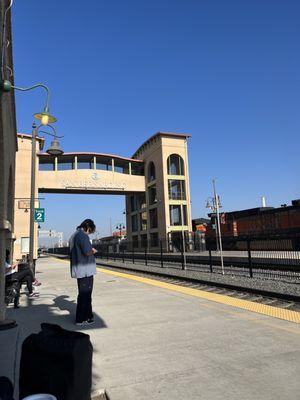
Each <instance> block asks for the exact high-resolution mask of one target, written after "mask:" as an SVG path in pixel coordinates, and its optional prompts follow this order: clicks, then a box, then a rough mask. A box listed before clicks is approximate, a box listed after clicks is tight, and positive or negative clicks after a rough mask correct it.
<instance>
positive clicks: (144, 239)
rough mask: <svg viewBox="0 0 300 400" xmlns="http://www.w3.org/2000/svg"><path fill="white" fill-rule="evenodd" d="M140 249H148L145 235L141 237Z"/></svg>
mask: <svg viewBox="0 0 300 400" xmlns="http://www.w3.org/2000/svg"><path fill="white" fill-rule="evenodd" d="M141 247H143V248H144V249H146V248H147V247H148V238H147V235H141Z"/></svg>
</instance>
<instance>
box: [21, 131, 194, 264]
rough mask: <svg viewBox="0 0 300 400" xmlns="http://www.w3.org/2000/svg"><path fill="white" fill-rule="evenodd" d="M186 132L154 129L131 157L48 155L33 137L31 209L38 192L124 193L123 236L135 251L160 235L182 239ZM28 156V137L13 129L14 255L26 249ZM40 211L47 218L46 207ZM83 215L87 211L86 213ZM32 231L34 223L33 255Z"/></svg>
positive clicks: (186, 218) (187, 221)
mask: <svg viewBox="0 0 300 400" xmlns="http://www.w3.org/2000/svg"><path fill="white" fill-rule="evenodd" d="M189 136H190V135H186V134H177V133H171V132H169V133H167V132H157V133H155V134H154V135H153V136H151V137H150V138H149V139H147V140H146V141H145V142H144V143H143V144H142V145H141V146H140V147H139V148H138V149H137V150H136V151H135V153H134V154H133V155H132V157H131V158H127V157H122V156H118V155H112V154H104V153H94V152H93V153H89V152H72V153H64V154H62V155H56V156H53V155H49V154H47V153H44V152H43V147H44V139H43V138H37V141H36V152H35V153H36V160H37V162H36V180H35V197H36V204H35V208H38V207H43V206H44V204H43V198H41V196H39V194H40V193H58V194H60V193H64V194H68V193H69V194H100V195H101V194H114V195H124V197H125V209H126V213H125V214H126V231H127V239H128V241H130V242H132V243H133V246H134V248H136V249H140V250H141V249H144V247H145V243H150V247H151V248H154V249H159V243H160V242H159V240H160V239H161V238H167V237H171V238H172V240H179V238H182V235H184V234H185V235H186V236H187V237H188V235H189V232H191V230H192V224H191V207H190V204H191V200H190V186H189V171H188V148H187V139H188V138H189ZM31 158H32V137H31V135H26V134H22V133H19V134H18V152H17V157H16V186H15V200H16V203H15V215H14V218H15V227H16V231H15V238H16V240H15V246H14V256H15V258H16V259H20V258H21V257H22V256H24V255H26V254H27V253H28V243H29V235H28V234H29V226H30V221H29V216H30V213H29V212H28V210H29V209H30V201H29V199H30V192H31V190H30V188H31ZM58 204H59V201H58ZM70 206H72V200H71V199H70ZM45 214H46V220H47V210H46V212H45ZM88 214H89V210H87V217H88ZM75 218H76V217H75ZM47 222H48V221H47ZM77 222H78V221H77ZM51 223H53V224H57V225H53V226H52V228H53V229H59V223H60V221H53V222H51ZM37 235H38V224H36V226H35V239H34V243H35V254H37V246H36V244H37Z"/></svg>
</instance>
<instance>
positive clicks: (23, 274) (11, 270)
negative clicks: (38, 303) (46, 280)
mask: <svg viewBox="0 0 300 400" xmlns="http://www.w3.org/2000/svg"><path fill="white" fill-rule="evenodd" d="M13 280H17V281H18V293H19V292H20V289H21V285H22V283H23V282H24V283H26V286H27V289H28V292H29V294H28V297H29V298H30V299H35V298H37V297H39V295H38V293H36V292H34V290H33V287H32V285H35V286H39V285H40V284H41V283H40V282H38V281H37V280H36V279H34V277H33V274H32V271H31V270H30V269H29V268H26V269H24V270H22V271H19V272H18V271H17V265H16V264H14V265H12V264H10V251H9V250H6V262H5V281H6V282H7V283H10V282H11V281H13ZM14 306H15V308H18V307H19V296H17V297H16V298H15V301H14Z"/></svg>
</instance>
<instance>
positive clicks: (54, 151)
mask: <svg viewBox="0 0 300 400" xmlns="http://www.w3.org/2000/svg"><path fill="white" fill-rule="evenodd" d="M46 153H48V154H50V155H51V156H60V155H62V154H64V151H63V150H62V149H61V148H60V146H59V142H58V140H56V138H54V139H53V140H52V142H51V146H50V147H49V149H48V150H46Z"/></svg>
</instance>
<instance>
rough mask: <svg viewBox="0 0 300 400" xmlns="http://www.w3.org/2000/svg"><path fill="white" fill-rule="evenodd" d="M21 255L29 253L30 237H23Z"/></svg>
mask: <svg viewBox="0 0 300 400" xmlns="http://www.w3.org/2000/svg"><path fill="white" fill-rule="evenodd" d="M21 253H29V237H21Z"/></svg>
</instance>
